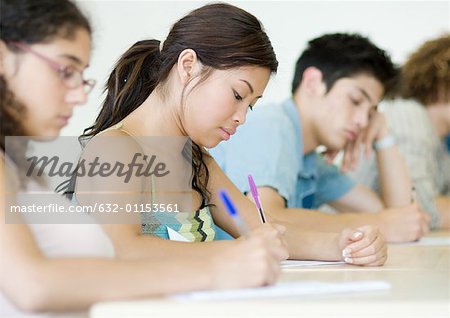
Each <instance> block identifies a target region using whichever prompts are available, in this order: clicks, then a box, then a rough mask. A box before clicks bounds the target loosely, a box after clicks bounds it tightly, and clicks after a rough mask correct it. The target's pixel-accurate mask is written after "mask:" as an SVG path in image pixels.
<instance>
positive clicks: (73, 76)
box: [9, 41, 96, 94]
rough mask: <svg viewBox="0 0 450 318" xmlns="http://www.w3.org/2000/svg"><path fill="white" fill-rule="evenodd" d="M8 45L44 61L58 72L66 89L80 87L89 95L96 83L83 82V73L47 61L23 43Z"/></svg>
mask: <svg viewBox="0 0 450 318" xmlns="http://www.w3.org/2000/svg"><path fill="white" fill-rule="evenodd" d="M9 43H11V44H12V45H14V46H15V47H17V48H19V49H21V50H23V51H25V52H28V53H31V54H33V55H34V56H36V57H38V58H40V59H41V60H43V61H45V62H46V63H47V64H48V65H49V66H50V67H51V68H53V69H54V70H55V71H57V72H58V74H59V77H60V78H61V80H62V81H63V82H64V84H65V85H66V86H67V87H68V88H71V89H75V88H78V87H80V86H83V90H84V92H85V93H86V94H89V93H90V92H91V91H92V89H93V88H94V86H95V83H96V81H95V80H93V79H89V80H85V79H84V78H83V72H80V71H79V70H77V69H76V68H74V67H72V66H65V65H62V64H59V63H57V62H55V61H53V60H51V59H49V58H48V57H46V56H44V55H42V54H41V53H39V52H36V51H35V50H33V49H32V48H31V47H29V46H28V45H26V44H24V43H21V42H15V41H11V42H9Z"/></svg>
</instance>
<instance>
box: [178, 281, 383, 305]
mask: <svg viewBox="0 0 450 318" xmlns="http://www.w3.org/2000/svg"><path fill="white" fill-rule="evenodd" d="M390 288H391V285H390V284H389V283H388V282H387V281H380V280H372V281H356V282H338V283H325V282H318V281H301V282H281V283H278V284H276V285H274V286H269V287H259V288H244V289H229V290H223V291H201V292H191V293H180V294H175V295H173V296H171V298H174V299H176V300H180V301H207V300H208V301H209V300H238V299H260V298H275V297H291V296H298V295H321V294H323V295H326V294H336V293H360V292H367V291H383V290H389V289H390Z"/></svg>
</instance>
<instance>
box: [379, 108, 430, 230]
mask: <svg viewBox="0 0 450 318" xmlns="http://www.w3.org/2000/svg"><path fill="white" fill-rule="evenodd" d="M400 106H402V105H400ZM386 114H387V119H388V122H389V126H390V129H391V130H392V132H393V133H394V135H395V137H396V141H397V145H398V147H399V150H400V151H401V153H402V154H403V156H404V159H405V161H406V165H407V167H408V171H409V173H410V177H411V180H412V182H413V184H414V187H415V189H416V195H417V199H418V200H419V202H420V204H421V206H422V208H423V209H424V210H425V211H427V212H428V213H429V214H430V216H431V223H430V226H431V228H436V226H437V225H438V224H439V213H438V211H437V207H436V203H435V199H436V197H437V195H438V193H439V191H438V184H437V182H436V181H435V180H434V175H435V173H434V172H433V171H437V169H438V168H437V166H436V158H435V151H434V145H435V142H436V141H437V140H436V138H437V137H436V136H435V133H434V131H433V128H432V126H431V123H430V121H429V119H428V115H427V114H426V112H425V110H424V109H423V108H422V107H421V106H419V105H404V106H403V107H397V108H396V109H392V110H387V111H386Z"/></svg>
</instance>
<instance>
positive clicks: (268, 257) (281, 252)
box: [208, 223, 288, 289]
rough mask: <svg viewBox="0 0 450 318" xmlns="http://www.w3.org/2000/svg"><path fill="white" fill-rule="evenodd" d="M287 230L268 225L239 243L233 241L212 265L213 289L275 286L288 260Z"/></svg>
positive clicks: (215, 257)
mask: <svg viewBox="0 0 450 318" xmlns="http://www.w3.org/2000/svg"><path fill="white" fill-rule="evenodd" d="M283 232H284V228H283V227H282V226H278V225H273V224H268V223H266V224H264V225H262V226H260V227H258V228H256V229H254V230H251V231H249V233H248V234H247V235H246V236H245V237H244V236H241V237H240V238H239V239H237V240H234V241H229V244H228V246H227V247H226V248H224V249H223V250H221V251H220V252H219V253H217V254H216V255H215V256H214V257H213V258H211V259H210V260H208V261H209V262H211V265H212V266H211V268H212V270H213V275H212V277H213V281H212V284H211V288H214V289H226V288H239V287H257V286H265V285H271V284H273V283H275V282H276V281H277V279H278V276H279V275H280V271H281V269H280V260H284V259H286V258H287V256H288V252H287V249H286V247H285V244H286V243H285V241H284V238H283Z"/></svg>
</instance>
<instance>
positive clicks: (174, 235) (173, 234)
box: [166, 226, 190, 242]
mask: <svg viewBox="0 0 450 318" xmlns="http://www.w3.org/2000/svg"><path fill="white" fill-rule="evenodd" d="M166 227H167V234H169V240H171V241H178V242H190V241H189V240H188V239H187V238H185V237H184V236H183V235H181V234H180V233H178V232H177V231H175V230H174V229H172V228H170V227H168V226H166Z"/></svg>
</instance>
